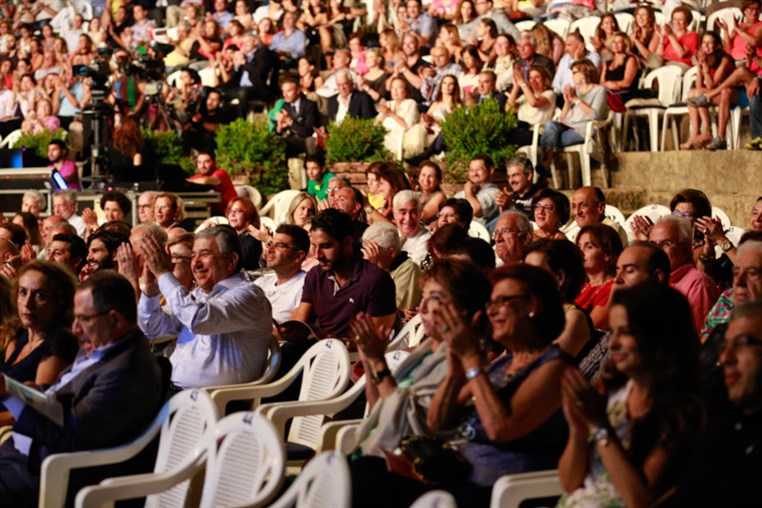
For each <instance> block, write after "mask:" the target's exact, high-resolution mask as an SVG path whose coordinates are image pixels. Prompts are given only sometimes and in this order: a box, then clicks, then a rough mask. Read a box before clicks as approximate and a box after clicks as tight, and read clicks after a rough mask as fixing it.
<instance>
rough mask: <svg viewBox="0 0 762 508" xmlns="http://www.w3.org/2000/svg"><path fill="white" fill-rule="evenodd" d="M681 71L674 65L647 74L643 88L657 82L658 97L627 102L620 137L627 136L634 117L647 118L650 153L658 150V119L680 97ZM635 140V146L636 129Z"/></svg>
mask: <svg viewBox="0 0 762 508" xmlns="http://www.w3.org/2000/svg"><path fill="white" fill-rule="evenodd" d="M682 75H683V71H682V69H681V68H680V67H678V66H676V65H665V66H664V67H660V68H658V69H655V70H653V71H651V72H649V73H648V75H647V76H646V78H645V80H644V82H643V87H644V88H652V86H653V83H654V81H658V82H659V97H658V98H656V99H633V100H630V101H628V102H627V104H626V106H627V112H626V113H625V114H624V129H623V130H622V136H623V137H624V136H626V135H627V127H628V125H629V122H630V119H631V118H633V117H635V118H637V117H646V118H648V129H649V134H650V143H651V151H652V152H656V151H658V150H659V118H660V117H661V116H662V115H663V114H664V111H665V110H666V109H667V107H668V106H670V105H672V104H674V103H676V102H677V100H678V97H679V96H680V87H681V85H682ZM634 132H635V133H636V135H635V140H636V144H637V139H638V137H637V129H635V130H634Z"/></svg>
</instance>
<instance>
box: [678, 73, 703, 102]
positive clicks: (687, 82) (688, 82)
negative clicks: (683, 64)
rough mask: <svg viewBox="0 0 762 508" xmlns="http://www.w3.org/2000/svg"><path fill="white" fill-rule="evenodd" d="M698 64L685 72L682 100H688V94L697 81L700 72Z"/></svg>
mask: <svg viewBox="0 0 762 508" xmlns="http://www.w3.org/2000/svg"><path fill="white" fill-rule="evenodd" d="M698 69H699V68H698V65H694V66H693V67H691V68H690V69H688V70H687V71H685V74H683V88H682V93H681V98H680V102H686V101H687V100H688V94H689V93H690V91H691V88H693V85H694V84H695V83H696V75H697V74H698Z"/></svg>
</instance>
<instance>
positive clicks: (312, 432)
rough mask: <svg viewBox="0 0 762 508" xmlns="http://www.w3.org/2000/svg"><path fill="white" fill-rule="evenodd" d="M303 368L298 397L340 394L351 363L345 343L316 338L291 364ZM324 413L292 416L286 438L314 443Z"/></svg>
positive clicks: (317, 436)
mask: <svg viewBox="0 0 762 508" xmlns="http://www.w3.org/2000/svg"><path fill="white" fill-rule="evenodd" d="M294 368H295V369H296V368H301V369H302V386H301V389H300V390H299V400H300V401H307V400H327V399H332V398H334V397H337V396H339V395H340V394H341V393H342V392H343V391H344V389H345V388H346V387H347V384H349V377H350V373H351V363H350V361H349V353H348V352H347V348H346V346H344V343H343V342H341V341H340V340H337V339H323V340H319V341H318V342H317V344H315V345H314V346H312V347H311V348H309V349H308V350H307V352H306V353H304V355H302V358H301V359H300V360H299V363H297V364H296V366H295V367H294ZM325 419H326V416H325V415H310V416H300V417H296V418H294V420H293V422H292V424H291V430H290V431H289V434H288V440H289V441H290V442H292V443H299V444H304V445H307V446H311V445H314V444H315V443H317V442H318V439H319V436H320V427H321V426H322V425H323V422H324V421H325Z"/></svg>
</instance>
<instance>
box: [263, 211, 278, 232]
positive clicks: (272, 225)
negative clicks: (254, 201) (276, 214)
mask: <svg viewBox="0 0 762 508" xmlns="http://www.w3.org/2000/svg"><path fill="white" fill-rule="evenodd" d="M259 227H260V228H267V229H269V230H270V232H271V233H275V230H276V229H278V224H277V223H276V222H275V221H274V220H272V219H271V218H270V217H268V216H267V215H265V216H260V217H259Z"/></svg>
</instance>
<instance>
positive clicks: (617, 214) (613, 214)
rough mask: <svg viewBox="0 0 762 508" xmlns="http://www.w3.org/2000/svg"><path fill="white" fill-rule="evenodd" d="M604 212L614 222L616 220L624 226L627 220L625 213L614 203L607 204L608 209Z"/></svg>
mask: <svg viewBox="0 0 762 508" xmlns="http://www.w3.org/2000/svg"><path fill="white" fill-rule="evenodd" d="M603 214H604V215H605V216H606V218H608V219H609V220H610V221H612V222H616V223H617V224H619V225H620V226H622V227H624V225H625V223H626V221H625V220H624V214H623V213H622V211H621V210H620V209H619V208H617V207H615V206H613V205H606V211H605V212H603Z"/></svg>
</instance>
